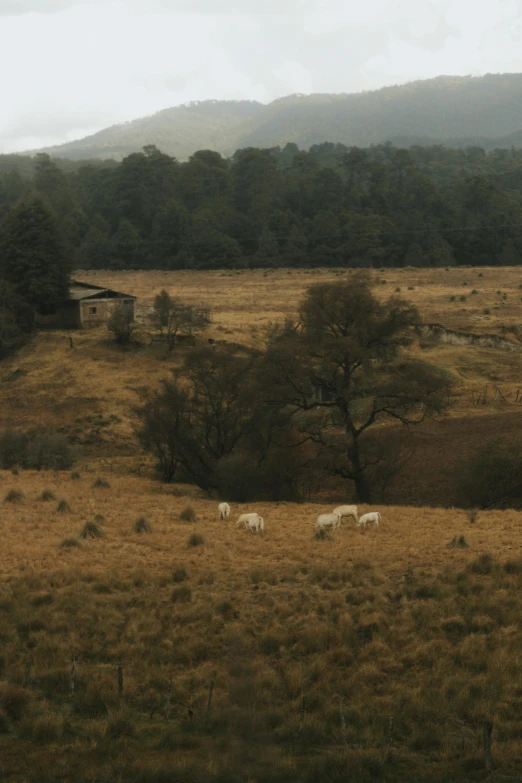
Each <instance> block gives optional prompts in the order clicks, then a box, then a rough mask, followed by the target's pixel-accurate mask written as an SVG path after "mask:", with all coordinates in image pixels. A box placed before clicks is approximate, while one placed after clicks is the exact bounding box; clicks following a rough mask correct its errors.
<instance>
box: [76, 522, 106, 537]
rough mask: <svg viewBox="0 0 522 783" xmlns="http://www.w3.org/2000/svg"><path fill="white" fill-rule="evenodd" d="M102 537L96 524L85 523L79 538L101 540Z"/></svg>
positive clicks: (101, 532)
mask: <svg viewBox="0 0 522 783" xmlns="http://www.w3.org/2000/svg"><path fill="white" fill-rule="evenodd" d="M104 535H105V534H104V532H103V530H102V529H101V527H100V526H99V525H98V523H97V522H86V523H85V525H84V526H83V527H82V529H81V530H80V538H103V536H104Z"/></svg>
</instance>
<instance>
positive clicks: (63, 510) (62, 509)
mask: <svg viewBox="0 0 522 783" xmlns="http://www.w3.org/2000/svg"><path fill="white" fill-rule="evenodd" d="M56 510H57V511H58V512H59V513H60V514H69V513H70V511H71V507H70V505H69V504H68V502H67V501H66V500H63V499H62V500H60V502H59V503H58V505H57V506H56Z"/></svg>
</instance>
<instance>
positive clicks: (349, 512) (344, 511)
mask: <svg viewBox="0 0 522 783" xmlns="http://www.w3.org/2000/svg"><path fill="white" fill-rule="evenodd" d="M333 513H334V514H338V515H339V518H340V520H341V522H342V521H343V517H353V518H354V519H355V521H356V522H357V519H358V516H357V506H337V508H334V510H333Z"/></svg>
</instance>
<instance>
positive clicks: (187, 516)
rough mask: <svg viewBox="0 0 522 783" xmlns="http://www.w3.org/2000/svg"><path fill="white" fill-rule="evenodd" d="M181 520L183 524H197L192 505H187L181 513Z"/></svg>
mask: <svg viewBox="0 0 522 783" xmlns="http://www.w3.org/2000/svg"><path fill="white" fill-rule="evenodd" d="M179 518H180V519H182V520H183V522H195V521H196V512H195V511H194V509H193V507H192V506H191V505H190V504H189V505H186V506H185V508H184V509H183V511H181V512H180V515H179Z"/></svg>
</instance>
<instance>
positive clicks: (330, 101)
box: [45, 74, 522, 160]
mask: <svg viewBox="0 0 522 783" xmlns="http://www.w3.org/2000/svg"><path fill="white" fill-rule="evenodd" d="M324 141H331V142H337V143H342V144H345V145H348V146H352V145H356V146H362V145H364V146H367V145H368V144H381V143H383V142H385V141H391V142H392V143H396V144H401V145H407V146H409V145H410V144H414V143H415V144H422V145H432V144H436V143H442V144H445V145H447V146H470V145H479V146H482V147H484V148H485V149H494V148H495V147H499V146H507V147H510V146H511V145H514V146H515V147H520V146H522V74H488V75H486V76H481V77H457V76H439V77H437V78H435V79H428V80H423V81H416V82H411V83H409V84H405V85H400V86H394V87H384V88H382V89H380V90H374V91H371V92H363V93H357V94H352V95H346V94H343V95H291V96H288V97H285V98H280V99H278V100H276V101H273V102H272V103H270V104H268V105H266V106H264V105H262V104H260V103H257V102H255V101H203V102H196V103H193V104H188V105H186V106H178V107H175V108H170V109H165V110H164V111H160V112H158V113H157V114H154V115H153V116H150V117H145V118H143V119H139V120H134V121H132V122H127V123H125V124H122V125H115V126H113V127H110V128H106V129H104V130H102V131H99V132H98V133H96V134H94V135H93V136H88V137H87V138H84V139H81V140H79V141H73V142H69V143H67V144H63V145H60V146H59V147H52V148H48V149H46V150H45V151H46V152H49V153H50V154H52V155H54V156H58V157H62V158H63V157H66V158H73V159H87V158H95V157H102V158H115V159H119V160H121V159H122V158H123V157H125V155H128V154H129V153H131V152H136V151H138V150H140V149H141V148H142V147H143V146H145V145H147V144H154V145H156V146H157V147H159V148H160V149H161V150H163V151H164V152H165V153H167V154H169V155H172V156H174V157H176V158H178V160H186V159H187V158H188V157H189V156H190V155H191V154H192V153H194V152H195V151H196V150H199V149H212V150H216V151H218V152H220V153H221V154H223V155H227V156H228V155H231V154H232V153H233V152H234V150H236V149H241V148H243V147H274V146H278V145H279V146H283V145H284V144H286V143H287V142H294V143H296V144H297V145H298V146H299V147H301V148H306V149H308V148H309V147H310V146H312V145H314V144H320V143H322V142H324Z"/></svg>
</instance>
